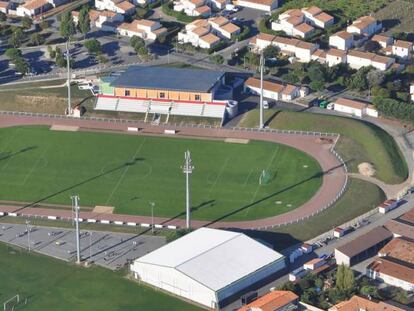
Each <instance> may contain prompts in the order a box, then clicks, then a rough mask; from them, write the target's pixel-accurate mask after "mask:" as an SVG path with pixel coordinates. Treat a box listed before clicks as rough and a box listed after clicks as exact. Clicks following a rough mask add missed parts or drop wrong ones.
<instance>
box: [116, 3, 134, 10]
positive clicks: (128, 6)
mask: <svg viewBox="0 0 414 311" xmlns="http://www.w3.org/2000/svg"><path fill="white" fill-rule="evenodd" d="M115 5H116V7H118V8H120V9H121V10H124V11H128V10H131V9H134V8H135V5H133V4H132V3H130V2H128V1H122V2H119V3H117V4H115Z"/></svg>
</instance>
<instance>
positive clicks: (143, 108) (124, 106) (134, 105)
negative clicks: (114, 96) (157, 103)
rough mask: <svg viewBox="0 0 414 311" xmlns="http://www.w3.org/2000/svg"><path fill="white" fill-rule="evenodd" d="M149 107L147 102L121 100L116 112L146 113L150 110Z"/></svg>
mask: <svg viewBox="0 0 414 311" xmlns="http://www.w3.org/2000/svg"><path fill="white" fill-rule="evenodd" d="M148 105H149V103H148V102H147V101H143V100H132V99H124V98H120V99H119V103H118V107H117V109H116V110H117V111H125V112H141V113H145V112H147V110H148Z"/></svg>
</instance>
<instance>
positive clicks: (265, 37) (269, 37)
mask: <svg viewBox="0 0 414 311" xmlns="http://www.w3.org/2000/svg"><path fill="white" fill-rule="evenodd" d="M274 38H275V36H274V35H269V34H267V33H264V32H261V33H259V34H258V35H257V36H256V39H257V40H263V41H269V42H272V41H273V39H274Z"/></svg>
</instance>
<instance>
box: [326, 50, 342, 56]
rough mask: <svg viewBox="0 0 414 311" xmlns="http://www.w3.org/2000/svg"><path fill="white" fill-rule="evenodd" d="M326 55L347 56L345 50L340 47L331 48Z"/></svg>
mask: <svg viewBox="0 0 414 311" xmlns="http://www.w3.org/2000/svg"><path fill="white" fill-rule="evenodd" d="M326 55H327V56H328V55H332V56H336V57H345V56H346V52H345V51H343V50H338V49H329V50H328V51H327V52H326Z"/></svg>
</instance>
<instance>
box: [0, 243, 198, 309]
mask: <svg viewBox="0 0 414 311" xmlns="http://www.w3.org/2000/svg"><path fill="white" fill-rule="evenodd" d="M0 264H1V266H2V267H7V269H0V280H1V281H0V303H1V305H0V307H1V308H2V310H3V303H4V302H5V301H7V300H9V299H11V298H12V297H14V296H15V295H17V294H18V295H20V303H19V304H17V303H16V302H15V301H14V300H13V301H11V302H10V303H8V304H7V306H6V311H9V310H13V308H14V310H15V311H17V310H23V311H38V310H39V311H43V310H55V311H60V310H62V311H63V310H65V311H66V310H67V311H72V310H78V311H83V310H85V311H87V310H88V311H89V310H105V311H112V310H114V311H115V310H125V311H129V310H154V311H155V310H172V311H198V310H202V309H201V308H198V307H196V306H193V305H191V304H188V303H186V302H184V301H180V300H179V299H177V298H174V297H171V296H168V295H167V294H164V293H162V292H160V291H155V290H153V289H151V288H149V287H147V286H143V285H140V284H138V283H135V282H131V281H129V280H128V279H126V278H125V277H124V273H125V271H117V272H112V271H109V270H106V269H104V268H100V267H95V266H92V267H89V268H80V267H75V266H73V265H71V264H68V263H65V262H63V261H59V260H57V259H53V258H50V257H46V256H42V255H38V254H34V253H27V252H26V251H24V250H21V249H19V248H15V247H9V246H6V245H5V244H2V243H0Z"/></svg>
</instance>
